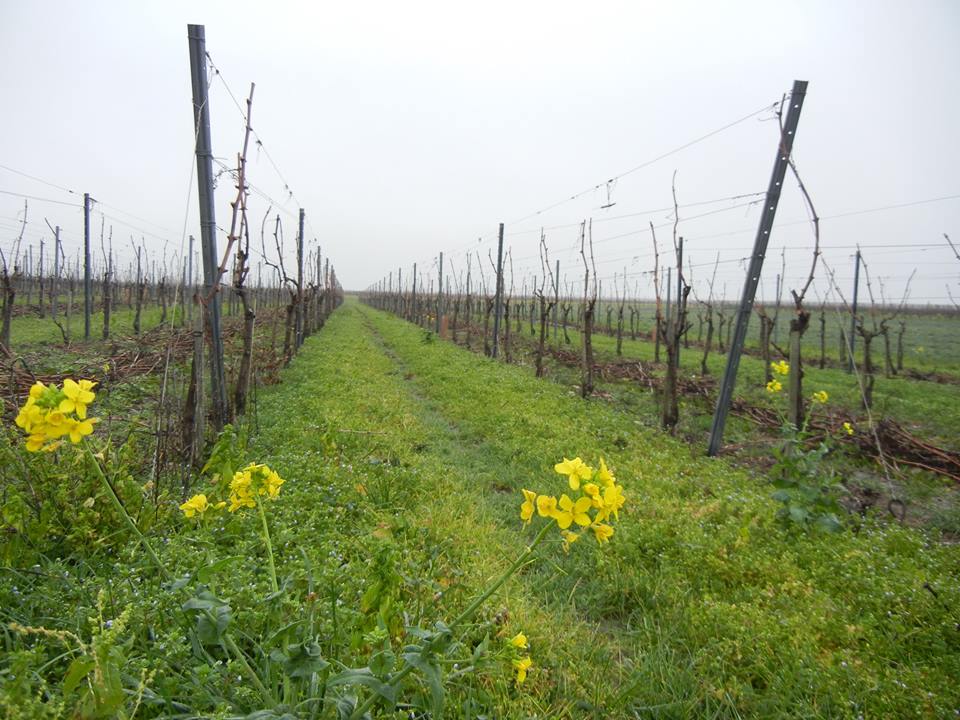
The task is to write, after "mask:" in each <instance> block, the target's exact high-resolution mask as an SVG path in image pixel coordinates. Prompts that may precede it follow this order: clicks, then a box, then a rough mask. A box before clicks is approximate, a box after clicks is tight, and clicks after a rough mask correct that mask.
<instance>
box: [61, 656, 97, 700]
mask: <svg viewBox="0 0 960 720" xmlns="http://www.w3.org/2000/svg"><path fill="white" fill-rule="evenodd" d="M95 666H96V663H95V662H94V659H93V658H92V657H90V656H89V655H84V656H82V657H78V658H76V659H75V660H74V661H73V662H72V663H70V667H69V668H68V669H67V674H66V676H65V677H64V678H63V694H64V695H69V694H70V693H72V692H73V691H74V690H76V689H77V686H78V685H79V684H80V683H81V682H82V681H83V679H84V678H85V677H86V676H87V675H88V674H89V672H90V671H91V670H93V668H94V667H95Z"/></svg>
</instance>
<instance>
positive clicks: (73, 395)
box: [59, 378, 96, 420]
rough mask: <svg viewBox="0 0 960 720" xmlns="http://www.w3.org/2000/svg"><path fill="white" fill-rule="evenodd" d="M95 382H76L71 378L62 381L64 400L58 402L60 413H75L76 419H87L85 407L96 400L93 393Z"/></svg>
mask: <svg viewBox="0 0 960 720" xmlns="http://www.w3.org/2000/svg"><path fill="white" fill-rule="evenodd" d="M95 385H96V383H95V382H91V381H90V380H81V381H80V382H77V381H76V380H72V379H71V378H66V379H65V380H64V381H63V394H64V395H66V396H67V397H66V399H64V400H61V401H60V407H59V410H60V412H64V413H69V412H74V411H76V413H77V417H78V418H80V419H81V420H84V419H85V418H86V417H87V405H89V404H90V403H92V402H93V401H94V399H95V398H96V395H95V394H94V392H93V388H94V386H95Z"/></svg>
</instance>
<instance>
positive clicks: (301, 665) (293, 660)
mask: <svg viewBox="0 0 960 720" xmlns="http://www.w3.org/2000/svg"><path fill="white" fill-rule="evenodd" d="M287 651H288V653H289V658H288V659H287V661H286V662H285V663H284V665H283V671H284V672H285V673H286V674H287V675H289V676H290V677H295V678H296V677H299V678H308V677H310V676H311V675H313V674H314V673H319V672H323V671H324V670H326V669H327V668H328V667H330V663H328V662H327V661H326V660H324V659H323V652H322V650H321V649H320V645H319V644H318V643H317V641H316V640H308V641H307V642H305V643H300V644H299V645H291V646H289V647H288V648H287ZM271 657H273V655H272V654H271Z"/></svg>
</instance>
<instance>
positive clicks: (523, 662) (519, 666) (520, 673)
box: [513, 655, 533, 685]
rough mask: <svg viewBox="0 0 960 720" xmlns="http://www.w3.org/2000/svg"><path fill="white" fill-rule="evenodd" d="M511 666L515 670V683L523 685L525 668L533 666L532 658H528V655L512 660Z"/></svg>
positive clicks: (525, 675)
mask: <svg viewBox="0 0 960 720" xmlns="http://www.w3.org/2000/svg"><path fill="white" fill-rule="evenodd" d="M513 667H514V669H515V670H516V671H517V685H523V682H524V681H525V680H526V679H527V670H529V669H530V668H531V667H533V660H531V659H530V656H529V655H528V656H527V657H522V658H520V659H519V660H514V661H513Z"/></svg>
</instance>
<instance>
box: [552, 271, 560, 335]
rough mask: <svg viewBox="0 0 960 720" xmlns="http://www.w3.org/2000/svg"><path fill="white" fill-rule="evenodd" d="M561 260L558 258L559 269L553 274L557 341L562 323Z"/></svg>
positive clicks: (554, 320) (554, 317) (554, 324)
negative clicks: (560, 321)
mask: <svg viewBox="0 0 960 720" xmlns="http://www.w3.org/2000/svg"><path fill="white" fill-rule="evenodd" d="M559 319H560V261H559V260H557V271H556V272H555V273H554V275H553V341H554V342H556V341H557V331H558V328H559V325H560V323H559V322H558V320H559Z"/></svg>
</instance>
